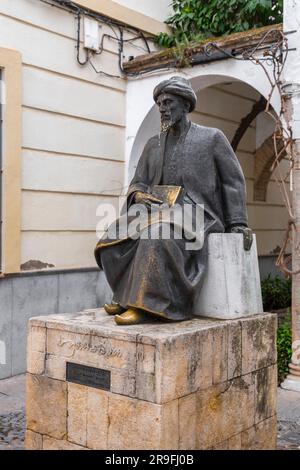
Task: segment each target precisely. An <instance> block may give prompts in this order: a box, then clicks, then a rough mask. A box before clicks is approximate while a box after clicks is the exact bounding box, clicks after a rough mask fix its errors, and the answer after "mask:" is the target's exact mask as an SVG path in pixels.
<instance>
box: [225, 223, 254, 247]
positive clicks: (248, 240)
mask: <svg viewBox="0 0 300 470" xmlns="http://www.w3.org/2000/svg"><path fill="white" fill-rule="evenodd" d="M230 232H231V233H242V234H243V237H244V250H246V251H249V250H250V248H251V246H252V243H253V232H252V230H251V228H249V227H246V226H245V225H234V226H233V227H231V228H230Z"/></svg>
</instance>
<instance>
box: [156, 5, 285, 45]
mask: <svg viewBox="0 0 300 470" xmlns="http://www.w3.org/2000/svg"><path fill="white" fill-rule="evenodd" d="M171 6H172V8H173V12H174V14H173V15H172V16H171V17H169V18H168V19H167V20H166V23H167V24H168V25H169V26H170V27H171V29H172V33H171V34H166V33H160V34H159V35H158V36H157V42H158V43H159V44H160V45H161V46H165V47H172V46H176V45H178V44H181V43H188V42H191V41H194V40H201V39H205V38H208V37H212V36H223V35H226V34H231V33H236V32H242V31H247V30H248V29H251V28H259V27H260V26H265V25H269V24H276V23H280V22H281V21H282V10H283V0H278V1H274V0H247V1H245V0H172V1H171Z"/></svg>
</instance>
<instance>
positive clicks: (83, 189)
mask: <svg viewBox="0 0 300 470" xmlns="http://www.w3.org/2000/svg"><path fill="white" fill-rule="evenodd" d="M80 3H82V4H84V5H85V6H90V7H94V8H95V9H98V11H100V10H101V5H103V8H104V9H106V10H107V11H114V12H116V15H121V16H122V14H125V13H126V14H129V13H130V10H128V9H127V10H122V8H123V6H122V5H119V6H118V4H117V3H114V9H113V10H109V9H110V6H111V5H112V3H111V2H110V0H106V1H105V2H104V3H103V2H102V3H101V2H99V1H98V0H81V1H80ZM123 3H124V2H123ZM131 3H132V2H131ZM140 5H141V8H142V3H140ZM144 6H145V5H144ZM127 7H129V8H133V4H130V5H129V4H128V5H127ZM115 8H116V9H115ZM120 9H121V10H120ZM106 10H105V11H106ZM141 11H145V12H146V10H141ZM128 12H129V13H128ZM131 16H132V24H133V23H134V22H136V23H137V24H138V23H140V24H141V22H142V20H143V21H144V22H145V23H144V24H146V23H147V21H148V20H147V17H145V16H143V15H141V14H140V13H139V14H138V15H137V16H134V15H131ZM129 17H130V15H129ZM153 18H154V10H153ZM149 24H150V26H149V28H148V30H149V29H151V28H152V29H153V32H155V31H154V30H155V28H158V29H159V25H160V23H159V22H158V21H156V20H155V21H154V20H153V23H151V22H150V23H149ZM102 31H103V33H105V32H107V33H109V34H111V33H112V31H111V30H110V28H109V27H107V26H103V29H102ZM76 32H77V25H76V22H75V18H74V16H73V14H70V13H68V12H64V11H62V10H59V9H57V8H53V7H50V6H47V5H45V4H43V3H42V2H40V1H39V0H1V2H0V47H2V48H9V49H15V50H16V51H18V52H19V54H21V57H22V69H21V79H22V158H21V165H20V166H22V181H21V187H20V189H21V190H22V199H21V211H20V209H18V210H19V220H20V222H21V236H20V240H21V241H20V243H19V244H20V245H21V247H16V250H17V251H16V253H18V249H20V248H21V250H20V251H21V253H20V256H19V255H18V256H17V257H18V258H19V262H17V261H18V260H17V259H16V254H14V262H13V263H12V264H10V263H9V260H8V264H7V266H10V268H9V269H8V271H15V270H17V269H18V266H19V265H20V264H21V263H26V262H27V261H29V260H39V261H41V262H43V263H48V264H51V265H54V266H55V267H56V268H72V267H83V266H84V267H88V266H95V261H94V257H93V248H94V245H95V243H96V236H95V227H96V224H97V217H96V208H97V206H98V204H99V203H101V202H103V201H105V202H108V201H112V202H113V203H114V204H116V201H117V195H118V194H120V193H121V192H122V189H123V185H124V146H125V142H124V140H125V125H126V122H125V104H126V103H125V98H126V96H125V94H126V81H125V80H124V79H121V78H111V77H107V76H105V75H101V74H98V75H97V74H96V73H95V71H94V70H93V69H92V68H91V67H90V66H89V65H86V66H83V67H82V66H80V65H79V64H77V62H76V50H75V46H76ZM104 46H105V47H104V49H105V50H104V52H103V54H102V55H100V56H97V57H96V58H93V62H94V64H95V66H96V67H97V69H99V70H100V69H101V70H104V71H105V72H107V73H110V74H114V75H120V71H119V68H118V54H117V48H118V46H117V43H116V42H115V41H106V42H105V44H104ZM144 48H145V46H144V44H143V43H142V42H135V43H134V45H129V44H128V46H127V47H126V49H125V50H124V56H125V57H128V56H129V55H137V54H141V53H143V52H145V49H144ZM0 66H1V64H0ZM254 99H255V92H253V91H251V92H249V88H247V87H245V86H244V85H242V84H232V85H228V84H227V85H222V86H219V87H213V88H210V89H206V90H205V91H203V92H201V93H200V100H199V105H198V111H196V112H195V113H193V120H194V121H195V122H199V123H202V124H204V125H208V126H214V127H219V128H220V129H222V130H223V131H224V132H225V134H226V135H227V136H228V138H229V139H231V137H232V136H233V134H234V132H235V130H236V128H237V126H238V123H239V121H240V119H241V117H243V116H244V115H245V113H247V112H248V111H249V109H250V107H251V106H252V103H253V100H254ZM134 104H135V103H133V105H134ZM136 105H138V103H136ZM255 142H256V130H255V126H252V127H251V128H250V129H249V130H248V132H247V134H246V135H245V137H244V139H243V140H242V142H241V144H240V146H239V151H238V156H239V159H240V162H241V164H242V167H243V170H244V172H245V176H246V180H247V188H248V211H249V222H250V225H251V226H252V227H253V228H254V230H255V231H256V233H257V237H258V246H259V252H260V254H269V253H270V252H271V251H272V250H274V248H276V246H278V245H280V244H281V241H282V237H283V229H284V227H285V221H286V217H287V216H286V212H285V210H284V208H283V206H282V202H281V198H280V195H279V192H278V189H277V187H276V183H275V182H274V181H272V182H271V183H270V185H269V188H268V195H267V201H266V203H257V202H254V201H253V179H254V174H253V171H254V161H253V153H254V151H255ZM11 204H12V203H11V202H10V207H9V206H8V208H7V214H12V213H13V214H15V213H16V205H14V206H15V207H14V208H12V205H11ZM16 220H17V219H16ZM17 223H18V220H17Z"/></svg>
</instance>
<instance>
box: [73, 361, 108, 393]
mask: <svg viewBox="0 0 300 470" xmlns="http://www.w3.org/2000/svg"><path fill="white" fill-rule="evenodd" d="M66 379H67V381H68V382H73V383H75V384H80V385H87V386H88V387H94V388H100V389H102V390H110V370H105V369H97V368H96V367H91V366H86V365H84V364H75V363H74V362H67V364H66Z"/></svg>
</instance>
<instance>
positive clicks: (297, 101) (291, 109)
mask: <svg viewBox="0 0 300 470" xmlns="http://www.w3.org/2000/svg"><path fill="white" fill-rule="evenodd" d="M283 30H284V31H293V33H292V34H289V36H288V46H289V49H294V48H295V50H290V52H289V53H288V57H287V62H286V64H285V68H284V81H283V83H282V92H283V94H284V95H285V97H286V113H285V114H286V116H285V121H286V122H287V123H288V124H289V125H290V126H291V128H292V131H293V139H294V168H293V169H292V172H291V189H292V193H291V200H292V208H293V215H294V218H295V219H294V222H295V230H294V232H293V241H292V269H293V271H294V272H295V271H300V2H299V0H284V11H283ZM284 124H285V123H284ZM297 233H298V235H297ZM292 342H293V343H292V349H293V354H292V358H291V362H290V364H289V375H288V376H287V378H286V379H285V381H284V382H283V383H282V384H281V387H282V388H285V389H287V390H294V391H298V392H300V273H299V274H293V277H292ZM299 397H300V395H299Z"/></svg>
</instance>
